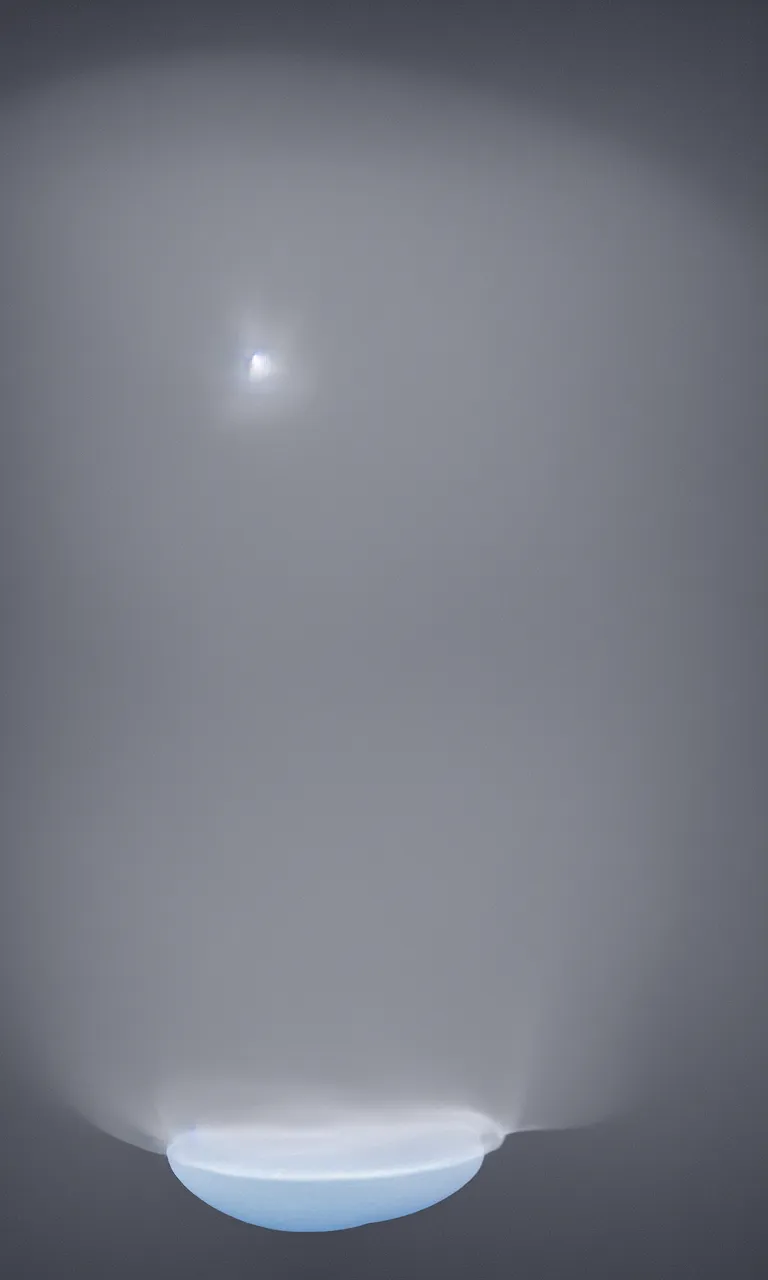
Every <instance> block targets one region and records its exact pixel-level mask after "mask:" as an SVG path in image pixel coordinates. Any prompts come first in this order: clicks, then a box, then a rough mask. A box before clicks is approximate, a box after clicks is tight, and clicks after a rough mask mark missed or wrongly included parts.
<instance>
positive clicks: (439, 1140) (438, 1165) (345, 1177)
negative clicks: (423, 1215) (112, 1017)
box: [167, 1110, 502, 1231]
mask: <svg viewBox="0 0 768 1280" xmlns="http://www.w3.org/2000/svg"><path fill="white" fill-rule="evenodd" d="M501 1140H502V1134H501V1133H500V1132H499V1131H497V1130H496V1128H495V1126H493V1124H492V1122H490V1121H489V1120H488V1119H487V1118H486V1117H484V1116H481V1115H478V1114H476V1113H474V1112H453V1111H451V1112H446V1111H440V1110H438V1111H436V1112H434V1113H430V1114H427V1115H424V1114H420V1115H414V1116H410V1117H408V1116H397V1117H394V1118H393V1117H384V1118H382V1117H378V1118H376V1117H374V1118H371V1117H365V1118H346V1119H344V1120H341V1121H335V1122H333V1123H326V1124H321V1125H314V1126H313V1125H307V1126H296V1127H285V1128H283V1127H278V1126H276V1125H243V1126H227V1127H217V1128H214V1127H204V1128H203V1127H199V1128H195V1129H191V1130H189V1131H187V1132H186V1133H182V1134H180V1135H178V1136H177V1137H176V1138H175V1139H174V1140H173V1141H172V1142H171V1143H170V1145H169V1147H168V1151H167V1155H168V1161H169V1163H170V1165H171V1168H172V1169H173V1172H174V1173H175V1174H176V1176H177V1178H178V1179H179V1181H180V1182H182V1183H183V1184H184V1186H185V1187H187V1188H188V1190H189V1191H191V1192H192V1193H193V1194H194V1195H196V1196H198V1197H199V1198H200V1199H201V1200H204V1201H205V1202H206V1203H207V1204H209V1205H211V1206H212V1207H213V1208H214V1209H218V1210H220V1211H221V1212H222V1213H226V1214H229V1215H230V1216H231V1217H234V1218H239V1219H241V1220H242V1221H243V1222H248V1223H252V1224H254V1225H257V1226H262V1227H270V1228H272V1229H274V1230H278V1231H336V1230H341V1229H344V1228H347V1227H357V1226H362V1225H363V1224H364V1223H369V1222H381V1221H383V1220H385V1219H388V1218H399V1217H402V1216H404V1215H405V1214H409V1213H416V1212H417V1211H418V1210H420V1209H425V1208H427V1207H428V1206H429V1205H433V1204H436V1203H437V1202H438V1201H440V1200H444V1199H445V1198H446V1196H450V1195H452V1194H453V1193H454V1192H455V1191H458V1190H459V1189H460V1188H461V1187H463V1186H464V1185H465V1184H466V1183H467V1182H469V1181H470V1179H471V1178H473V1177H474V1176H475V1174H476V1173H477V1171H478V1169H479V1168H480V1166H481V1164H482V1162H483V1157H484V1155H485V1153H486V1151H487V1150H489V1149H490V1148H492V1147H494V1146H498V1145H499V1143H500V1142H501Z"/></svg>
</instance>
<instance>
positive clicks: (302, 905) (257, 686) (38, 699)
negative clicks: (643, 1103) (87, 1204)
mask: <svg viewBox="0 0 768 1280" xmlns="http://www.w3.org/2000/svg"><path fill="white" fill-rule="evenodd" d="M0 148H1V149H2V167H3V172H4V173H5V174H6V177H7V192H8V194H7V195H6V196H4V205H3V211H2V214H1V215H0V236H1V237H2V243H3V258H4V266H3V269H4V275H5V284H4V293H5V296H6V297H8V298H11V299H12V300H13V308H12V316H13V321H12V324H11V323H9V324H8V325H7V333H6V334H5V335H4V348H5V349H4V353H3V358H2V366H3V368H2V376H3V383H4V389H5V394H7V396H8V403H9V404H10V406H11V412H10V414H9V417H8V422H9V426H10V438H11V444H10V446H9V451H8V454H7V464H6V465H7V472H8V475H9V477H11V478H12V486H13V500H12V502H11V503H9V504H8V506H7V509H6V512H5V513H4V515H3V523H4V525H5V526H6V532H7V536H8V541H7V545H8V546H9V547H10V548H11V552H10V555H11V558H12V559H13V564H14V571H13V575H14V583H15V588H14V593H13V600H14V610H13V617H12V619H11V622H10V623H9V626H8V635H9V652H10V655H11V656H10V659H9V662H10V668H9V669H10V670H11V672H12V690H11V695H10V702H9V708H8V710H9V723H11V724H12V726H13V740H14V753H13V763H12V764H11V765H9V773H10V775H11V778H12V782H13V787H12V797H13V798H12V800H11V802H10V808H9V813H10V827H9V829H10V831H11V833H12V841H11V843H12V857H11V860H10V862H11V870H10V872H9V875H8V893H7V897H6V903H7V904H8V916H9V922H8V929H7V931H6V933H7V940H6V945H7V948H8V954H9V955H10V956H11V957H12V965H13V974H12V979H11V986H12V997H11V1003H12V1008H13V1013H14V1018H15V1023H14V1026H15V1034H16V1038H17V1041H18V1043H19V1045H23V1052H24V1053H25V1055H26V1059H27V1061H28V1063H29V1065H30V1070H33V1071H37V1072H39V1073H40V1075H41V1077H42V1078H44V1079H45V1080H46V1081H47V1082H48V1084H49V1085H50V1087H51V1088H53V1089H55V1091H56V1093H57V1095H60V1096H61V1097H62V1098H63V1099H64V1100H66V1101H68V1102H71V1103H72V1104H73V1105H75V1106H76V1107H78V1108H79V1109H81V1110H82V1111H83V1112H84V1113H85V1114H86V1115H88V1116H89V1118H90V1119H92V1120H93V1121H94V1122H95V1123H97V1124H99V1125H102V1126H103V1127H105V1128H107V1129H110V1130H111V1131H112V1132H116V1133H119V1134H120V1136H123V1137H129V1138H130V1139H131V1140H133V1141H136V1142H140V1143H141V1144H143V1145H147V1146H153V1145H157V1146H164V1145H165V1144H166V1143H167V1142H168V1141H170V1140H171V1138H172V1137H173V1135H174V1134H175V1133H176V1132H177V1131H178V1130H179V1129H181V1128H183V1127H184V1126H186V1125H189V1124H194V1123H197V1122H198V1121H203V1120H204V1121H206V1122H209V1121H210V1122H214V1121H218V1120H225V1119H232V1118H238V1117H241V1116H251V1115H252V1114H254V1113H255V1112H256V1111H258V1112H259V1113H261V1112H262V1111H263V1110H264V1109H266V1110H267V1111H269V1109H270V1108H271V1107H274V1108H276V1109H277V1108H285V1107H289V1108H290V1107H291V1106H293V1105H294V1104H295V1105H297V1106H299V1105H301V1106H302V1107H303V1106H306V1105H310V1106H312V1105H314V1103H315V1102H317V1104H318V1105H321V1104H322V1105H325V1104H326V1103H327V1102H328V1101H329V1100H330V1101H331V1102H333V1104H334V1105H336V1104H341V1105H347V1104H348V1105H349V1106H350V1107H351V1106H358V1105H363V1106H369V1105H374V1106H378V1105H382V1106H390V1105H392V1104H396V1103H403V1104H407V1105H409V1106H410V1105H415V1106H423V1105H425V1104H428V1103H435V1104H447V1105H456V1106H467V1107H475V1108H478V1109H479V1110H480V1111H482V1112H483V1113H485V1114H487V1115H488V1116H490V1117H492V1118H493V1120H494V1121H495V1122H496V1123H498V1124H500V1125H502V1126H503V1128H504V1129H505V1130H507V1131H515V1130H517V1129H521V1128H526V1127H549V1126H560V1125H566V1124H567V1125H570V1124H580V1123H584V1122H587V1121H590V1120H593V1119H598V1118H601V1117H603V1116H606V1115H609V1114H613V1113H614V1112H615V1111H616V1110H617V1109H621V1108H623V1107H626V1106H629V1105H632V1103H633V1100H634V1099H636V1098H638V1097H639V1096H642V1093H643V1089H644V1087H645V1083H646V1081H647V1078H648V1077H647V1072H648V1071H649V1070H650V1067H649V1066H648V1062H649V1060H651V1059H652V1058H653V1055H654V1047H653V1046H654V1042H655V1039H656V1041H657V1040H658V1038H659V1037H660V1036H661V1035H662V1034H663V1031H664V1026H665V1019H664V1016H662V1015H663V1010H662V1009H661V1004H660V1003H659V1000H658V973H659V968H660V966H661V967H662V968H663V965H664V963H665V961H664V956H665V954H666V950H665V949H666V948H668V947H669V946H671V945H673V943H674V938H675V935H676V930H677V929H678V928H679V927H680V923H681V919H682V918H684V917H685V915H686V911H687V910H688V905H689V903H690V900H691V895H692V894H693V895H695V892H696V885H697V870H696V866H695V860H692V858H691V849H692V846H693V844H695V839H692V838H691V835H690V830H691V822H692V819H691V795H692V794H693V793H694V792H696V791H697V789H700V787H701V771H702V770H704V771H705V772H706V770H707V769H708V767H709V764H710V763H711V760H712V759H713V758H714V753H715V752H716V745H715V744H716V742H717V739H718V734H719V733H720V731H721V729H723V727H724V726H725V725H726V722H727V718H728V714H729V712H728V708H729V705H730V703H729V697H730V696H731V695H730V693H729V690H732V688H733V682H734V675H733V673H734V669H738V667H739V664H740V662H741V661H742V659H743V654H742V648H741V647H740V642H739V641H738V638H737V632H736V631H735V630H734V626H735V624H734V618H735V616H736V614H737V613H738V610H739V608H740V606H741V604H742V603H743V597H744V589H745V586H744V584H745V574H744V569H743V565H744V561H743V546H744V542H743V539H744V538H745V537H746V534H745V533H744V529H743V527H742V526H741V525H740V523H739V514H736V513H740V515H742V516H743V517H744V519H745V520H747V521H748V519H749V513H750V511H751V509H752V508H751V507H750V503H754V510H755V511H756V510H757V502H758V498H759V494H758V492H757V489H758V485H757V484H756V482H755V481H754V476H753V475H752V474H751V472H750V459H751V458H753V456H754V449H753V446H752V445H751V444H750V442H751V441H753V437H754V427H755V422H756V419H757V416H758V414H759V411H760V410H759V406H760V405H761V403H763V402H764V401H763V398H764V396H765V391H766V380H767V379H766V375H765V373H764V372H763V371H761V368H760V365H761V360H760V349H759V346H760V344H759V337H760V331H761V324H760V322H759V316H760V314H761V309H762V307H763V305H764V298H765V284H766V271H765V266H766V264H765V252H764V245H763V244H762V243H758V242H757V241H756V240H755V239H753V238H751V236H750V234H749V233H748V232H747V231H745V229H744V227H743V226H736V225H735V223H734V222H733V221H731V220H730V219H729V217H728V215H727V213H726V212H725V211H724V210H723V209H722V208H719V207H714V206H710V207H707V205H706V203H705V201H704V199H703V197H702V194H701V192H700V191H698V190H696V191H695V190H693V189H692V188H687V187H686V186H685V185H684V184H682V182H681V183H677V184H676V183H675V182H674V180H673V179H672V177H671V176H670V173H669V172H661V170H658V171H657V170H656V169H655V168H654V165H653V163H652V162H651V160H650V159H649V158H648V156H641V155H639V154H636V153H634V152H632V151H630V150H625V149H623V148H622V147H621V146H620V145H619V144H618V143H617V142H616V141H615V140H614V141H613V142H612V143H611V144H609V143H608V141H607V140H605V139H602V138H601V137H600V136H599V135H598V134H595V135H591V134H589V133H587V132H585V131H581V132H580V131H579V130H577V129H576V128H575V127H574V126H570V125H569V124H568V121H567V120H566V119H565V118H562V119H560V118H557V117H555V116H554V115H550V116H547V115H545V114H542V113H537V112H536V111H534V110H533V108H531V109H530V110H527V109H525V108H523V107H522V106H521V105H520V103H516V104H512V103H510V102H507V101H505V100H502V99H501V98H499V99H494V98H493V97H492V96H491V95H490V94H489V95H481V94H480V93H479V92H474V93H470V92H469V91H468V90H464V91H459V89H458V88H457V87H454V86H452V85H451V84H450V83H449V82H448V81H447V80H444V81H440V80H438V79H433V80H430V79H427V78H425V77H418V76H416V75H413V76H411V77H408V76H406V75H398V76H395V75H389V74H387V73H386V72H385V71H384V70H377V71H373V70H372V69H371V68H363V67H355V66H354V65H353V64H351V63H339V64H338V65H334V64H331V63H327V64H326V63H322V62H317V61H309V60H305V61H302V60H299V59H286V60H282V61H280V60H267V59H261V60H259V59H255V58H254V59H246V58H203V57H200V58H196V59H191V58H190V59H176V60H168V61H157V62H147V63H145V64H143V65H140V66H133V67H125V68H123V69H122V70H119V71H115V70H113V71H111V72H109V73H104V74H102V75H99V76H92V77H83V78H82V79H81V80H73V81H72V82H71V83H59V84H58V85H56V86H55V87H51V88H49V89H48V90H47V91H45V92H39V93H37V94H36V95H29V96H28V97H25V98H19V99H18V100H17V101H16V103H15V104H14V105H13V106H8V107H7V109H6V110H5V112H4V114H3V117H2V121H1V122H0ZM258 352H264V353H265V355H266V356H267V357H268V360H269V364H268V366H267V365H266V364H265V365H264V367H265V368H267V367H268V368H269V371H270V376H269V377H267V378H265V379H264V385H259V386H258V387H255V386H254V384H253V381H252V380H250V379H249V377H248V370H249V367H250V365H249V362H250V361H251V359H252V357H253V355H254V353H258ZM272 372H274V374H275V376H274V377H271V374H272ZM750 450H751V451H750ZM722 512H728V513H729V514H728V519H727V520H723V519H720V518H718V513H722Z"/></svg>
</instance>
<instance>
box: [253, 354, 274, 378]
mask: <svg viewBox="0 0 768 1280" xmlns="http://www.w3.org/2000/svg"><path fill="white" fill-rule="evenodd" d="M274 372H275V362H274V360H273V359H272V356H271V355H270V354H269V352H268V351H254V353H253V355H252V356H251V359H250V361H249V363H248V378H249V380H250V381H251V382H257V383H259V382H265V381H266V380H267V379H268V378H270V377H271V376H272V374H273V373H274Z"/></svg>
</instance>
